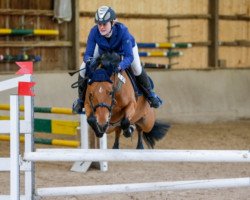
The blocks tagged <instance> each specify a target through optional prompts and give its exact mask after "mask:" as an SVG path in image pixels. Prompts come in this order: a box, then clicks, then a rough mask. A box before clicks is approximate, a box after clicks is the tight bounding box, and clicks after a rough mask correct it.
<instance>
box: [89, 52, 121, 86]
mask: <svg viewBox="0 0 250 200" xmlns="http://www.w3.org/2000/svg"><path fill="white" fill-rule="evenodd" d="M120 60H121V57H120V55H119V54H117V53H115V52H113V53H109V52H106V53H104V54H102V55H101V56H99V57H97V58H96V60H95V61H94V62H93V63H92V65H91V66H90V69H89V72H90V74H89V77H90V79H91V80H90V82H89V83H90V84H91V83H93V82H103V81H108V82H112V81H111V80H110V77H111V75H112V74H113V73H114V69H115V68H116V67H118V64H119V63H120Z"/></svg>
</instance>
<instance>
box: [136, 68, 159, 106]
mask: <svg viewBox="0 0 250 200" xmlns="http://www.w3.org/2000/svg"><path fill="white" fill-rule="evenodd" d="M136 80H137V83H138V84H139V87H140V89H141V90H142V92H143V95H144V96H145V97H146V99H147V100H148V102H149V104H150V106H151V107H154V108H158V107H159V106H160V105H161V104H162V100H161V99H160V98H159V97H158V96H157V95H156V94H155V93H154V92H153V91H152V87H151V84H150V80H149V77H148V75H147V73H146V71H145V69H144V68H142V73H141V74H140V75H139V76H136Z"/></svg>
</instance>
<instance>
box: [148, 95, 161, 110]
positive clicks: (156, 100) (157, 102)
mask: <svg viewBox="0 0 250 200" xmlns="http://www.w3.org/2000/svg"><path fill="white" fill-rule="evenodd" d="M148 101H149V104H150V107H153V108H159V107H160V106H161V105H162V100H161V98H160V97H159V96H157V95H156V94H155V93H154V92H152V93H151V95H150V96H149V97H148Z"/></svg>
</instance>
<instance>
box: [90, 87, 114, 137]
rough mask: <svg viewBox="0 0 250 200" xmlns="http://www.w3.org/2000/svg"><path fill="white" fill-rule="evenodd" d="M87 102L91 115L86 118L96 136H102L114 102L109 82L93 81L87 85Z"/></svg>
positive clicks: (107, 124) (106, 127)
mask: <svg viewBox="0 0 250 200" xmlns="http://www.w3.org/2000/svg"><path fill="white" fill-rule="evenodd" d="M88 94H89V104H90V107H91V111H92V115H91V117H90V118H89V119H88V122H89V123H94V124H93V125H91V124H90V125H91V126H92V128H93V126H94V127H95V128H93V129H94V131H95V133H96V136H97V137H102V136H103V134H104V133H105V132H106V131H107V129H108V126H109V120H110V118H111V112H112V108H113V106H114V104H115V99H114V90H113V87H112V84H111V83H110V82H93V83H92V84H91V85H89V87H88Z"/></svg>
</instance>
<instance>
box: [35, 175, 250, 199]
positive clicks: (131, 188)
mask: <svg viewBox="0 0 250 200" xmlns="http://www.w3.org/2000/svg"><path fill="white" fill-rule="evenodd" d="M225 187H226V188H231V187H234V188H235V187H250V178H236V179H213V180H194V181H175V182H154V183H131V184H116V185H91V186H77V187H54V188H38V189H37V192H36V195H37V196H42V197H46V196H74V195H93V194H95V195H98V194H99V195H100V194H101V195H103V194H113V193H132V192H155V191H174V190H191V189H212V188H225Z"/></svg>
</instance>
